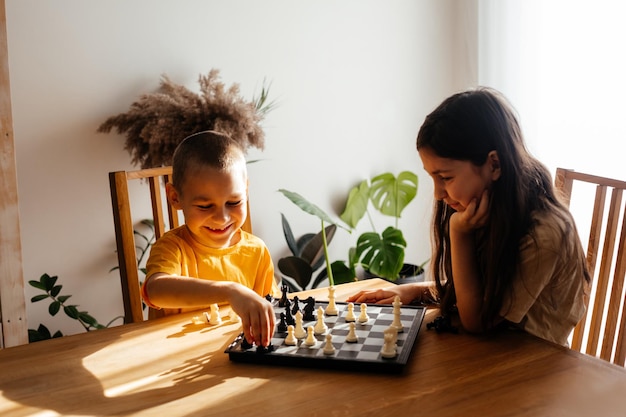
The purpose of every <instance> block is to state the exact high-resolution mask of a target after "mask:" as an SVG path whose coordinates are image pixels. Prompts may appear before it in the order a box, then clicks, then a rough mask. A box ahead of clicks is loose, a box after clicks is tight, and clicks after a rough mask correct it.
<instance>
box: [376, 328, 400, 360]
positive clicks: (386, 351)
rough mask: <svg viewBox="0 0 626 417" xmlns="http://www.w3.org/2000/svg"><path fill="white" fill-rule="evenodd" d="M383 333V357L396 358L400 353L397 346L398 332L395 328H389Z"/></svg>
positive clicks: (381, 353)
mask: <svg viewBox="0 0 626 417" xmlns="http://www.w3.org/2000/svg"><path fill="white" fill-rule="evenodd" d="M383 334H384V340H385V341H384V343H383V347H382V349H381V351H380V356H382V357H383V358H394V357H395V356H396V355H397V354H398V349H397V348H396V337H397V333H396V332H395V330H394V329H387V330H385V331H384V332H383Z"/></svg>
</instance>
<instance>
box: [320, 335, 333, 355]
mask: <svg viewBox="0 0 626 417" xmlns="http://www.w3.org/2000/svg"><path fill="white" fill-rule="evenodd" d="M323 352H324V355H333V354H334V353H335V347H334V346H333V337H332V336H331V335H330V333H329V334H327V335H326V344H325V345H324V349H323Z"/></svg>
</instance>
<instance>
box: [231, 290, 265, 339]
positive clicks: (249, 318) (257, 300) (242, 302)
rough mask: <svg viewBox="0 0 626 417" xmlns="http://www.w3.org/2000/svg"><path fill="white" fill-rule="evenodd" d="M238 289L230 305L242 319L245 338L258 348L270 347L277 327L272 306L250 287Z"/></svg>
mask: <svg viewBox="0 0 626 417" xmlns="http://www.w3.org/2000/svg"><path fill="white" fill-rule="evenodd" d="M236 287H237V289H236V291H235V293H234V294H233V295H232V297H231V299H230V305H231V307H232V309H233V310H234V311H235V313H237V315H238V316H239V317H240V318H241V324H242V326H243V334H244V337H245V338H246V340H247V341H248V342H251V343H254V344H256V345H257V346H268V345H269V344H270V340H271V339H272V336H273V335H274V325H275V317H274V308H273V307H272V304H271V303H270V302H269V301H267V300H266V299H265V298H263V297H261V296H259V295H258V294H257V293H255V292H254V291H252V290H251V289H249V288H248V287H245V286H243V285H239V284H238V285H236Z"/></svg>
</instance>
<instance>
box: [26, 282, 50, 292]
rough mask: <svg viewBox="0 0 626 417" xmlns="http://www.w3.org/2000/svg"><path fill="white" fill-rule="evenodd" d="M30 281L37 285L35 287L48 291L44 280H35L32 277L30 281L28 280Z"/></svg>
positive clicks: (32, 284) (31, 283)
mask: <svg viewBox="0 0 626 417" xmlns="http://www.w3.org/2000/svg"><path fill="white" fill-rule="evenodd" d="M28 283H29V284H30V286H31V287H35V288H37V289H39V290H44V291H46V286H45V285H44V283H43V282H40V281H35V280H32V279H31V280H30V281H28Z"/></svg>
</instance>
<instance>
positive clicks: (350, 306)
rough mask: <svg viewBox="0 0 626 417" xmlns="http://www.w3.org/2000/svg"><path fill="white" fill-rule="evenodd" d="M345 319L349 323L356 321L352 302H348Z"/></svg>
mask: <svg viewBox="0 0 626 417" xmlns="http://www.w3.org/2000/svg"><path fill="white" fill-rule="evenodd" d="M346 321H347V322H348V323H350V322H351V321H356V317H355V316H354V303H348V311H347V313H346Z"/></svg>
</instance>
